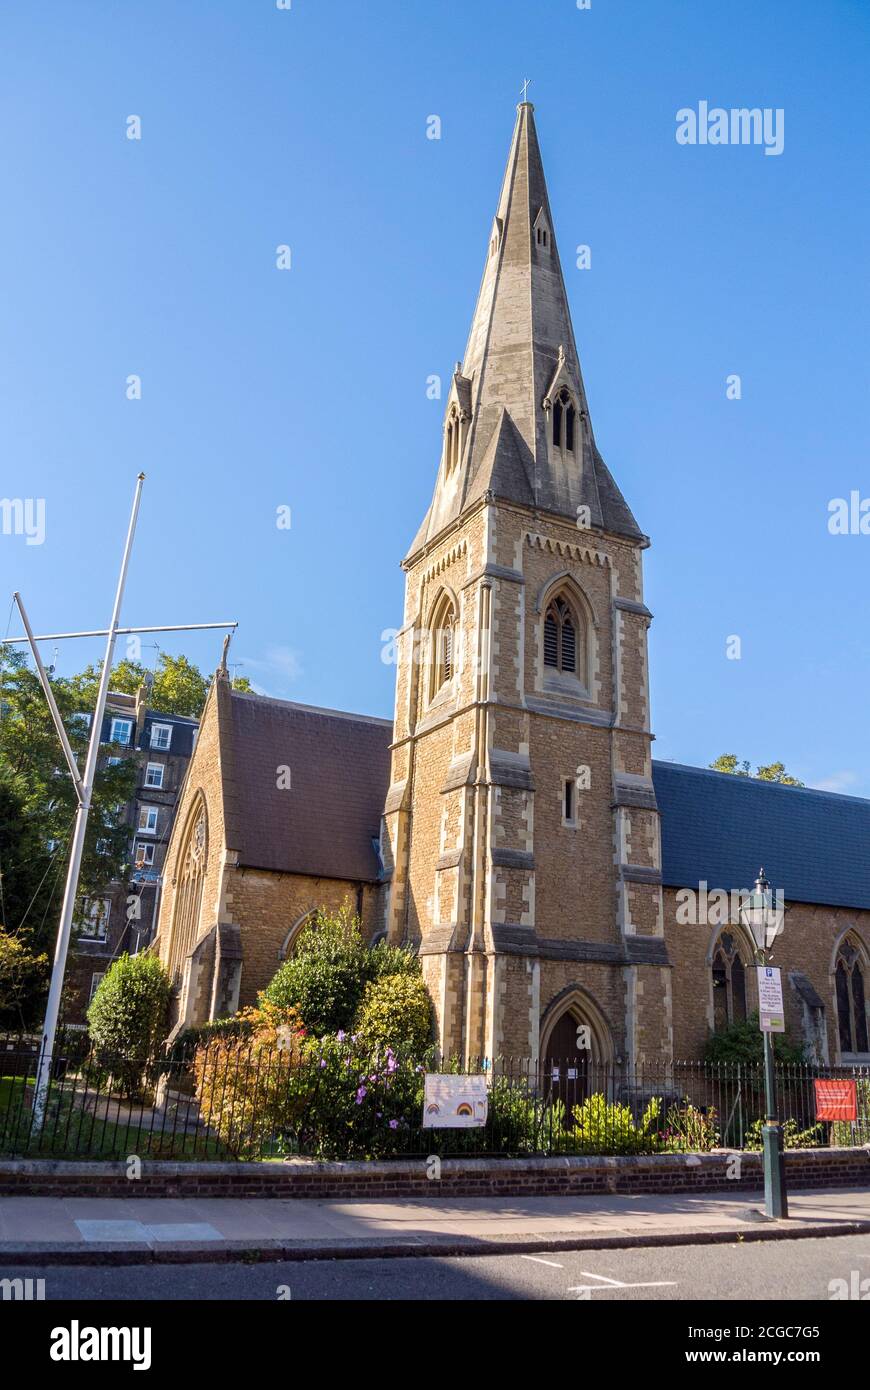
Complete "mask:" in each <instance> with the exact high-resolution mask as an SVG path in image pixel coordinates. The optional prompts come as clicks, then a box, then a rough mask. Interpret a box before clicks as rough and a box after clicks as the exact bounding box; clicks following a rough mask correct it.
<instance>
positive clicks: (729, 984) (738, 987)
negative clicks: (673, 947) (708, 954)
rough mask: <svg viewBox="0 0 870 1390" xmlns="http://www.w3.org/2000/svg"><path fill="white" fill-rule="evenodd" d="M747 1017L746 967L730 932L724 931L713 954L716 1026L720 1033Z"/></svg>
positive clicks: (714, 1025)
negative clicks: (729, 1025) (730, 1024)
mask: <svg viewBox="0 0 870 1390" xmlns="http://www.w3.org/2000/svg"><path fill="white" fill-rule="evenodd" d="M745 1018H746V968H745V966H744V964H743V960H742V958H741V955H740V950H739V947H738V945H737V942H736V941H735V939H734V937H733V936H732V935H731V933H730V932H723V933H722V935H721V936H720V937H719V940H718V942H717V945H716V951H715V953H714V955H713V1027H714V1029H715V1031H716V1032H717V1033H719V1032H721V1030H722V1029H723V1028H727V1027H728V1024H729V1023H740V1022H742V1021H743V1020H744V1019H745Z"/></svg>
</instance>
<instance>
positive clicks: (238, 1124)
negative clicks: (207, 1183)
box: [193, 1003, 308, 1158]
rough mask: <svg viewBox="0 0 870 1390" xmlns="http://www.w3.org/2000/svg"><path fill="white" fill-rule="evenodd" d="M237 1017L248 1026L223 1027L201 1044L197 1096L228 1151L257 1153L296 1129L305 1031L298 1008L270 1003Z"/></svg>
mask: <svg viewBox="0 0 870 1390" xmlns="http://www.w3.org/2000/svg"><path fill="white" fill-rule="evenodd" d="M237 1021H238V1022H239V1023H241V1024H243V1025H244V1029H245V1031H244V1032H241V1033H240V1032H236V1033H229V1032H227V1031H223V1032H219V1033H216V1034H214V1035H213V1036H212V1037H211V1038H209V1039H208V1040H207V1041H204V1042H201V1043H200V1044H199V1045H198V1047H197V1049H196V1051H195V1053H194V1056H193V1072H194V1077H195V1083H196V1097H197V1100H198V1101H199V1107H200V1116H201V1118H202V1120H203V1122H204V1124H206V1125H207V1126H208V1127H209V1129H211V1130H212V1131H213V1132H214V1133H216V1134H217V1135H219V1137H220V1138H221V1139H222V1140H223V1142H224V1144H225V1145H226V1146H227V1148H228V1149H229V1150H230V1152H231V1153H234V1154H236V1155H237V1156H238V1157H251V1158H256V1157H259V1155H260V1154H261V1153H262V1151H263V1149H264V1147H266V1146H267V1145H268V1144H269V1143H270V1141H272V1140H273V1139H275V1137H276V1136H280V1135H282V1134H283V1133H284V1132H285V1131H292V1130H293V1129H294V1126H295V1125H296V1123H297V1120H298V1116H299V1114H300V1113H301V1111H302V1110H303V1108H304V1106H305V1103H306V1100H307V1092H308V1075H307V1073H306V1070H305V1067H304V1066H303V1065H302V1062H303V1053H304V1040H305V1032H304V1030H303V1029H302V1027H301V1024H300V1021H299V1016H298V1014H297V1013H296V1012H295V1010H293V1009H282V1008H280V1007H279V1006H278V1005H275V1004H269V1003H266V1004H264V1005H263V1007H261V1008H259V1009H245V1010H243V1011H242V1013H241V1014H240V1015H239V1016H238V1020H237Z"/></svg>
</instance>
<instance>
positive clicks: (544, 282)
mask: <svg viewBox="0 0 870 1390" xmlns="http://www.w3.org/2000/svg"><path fill="white" fill-rule="evenodd" d="M486 492H491V493H492V494H493V495H495V496H497V497H501V498H503V499H504V500H506V501H511V502H516V503H520V504H522V505H525V506H530V507H534V508H540V509H541V510H542V511H548V512H555V513H556V514H558V515H562V516H570V517H571V518H572V519H576V518H577V517H578V515H580V514H581V513H579V512H578V508H588V512H583V513H582V515H583V517H584V520H585V519H586V518H587V517H588V521H589V524H590V525H591V526H593V527H599V528H601V529H603V530H605V531H612V532H615V533H617V534H622V535H629V536H631V537H632V539H634V540H638V539H642V533H641V532H640V530H639V528H638V526H637V523H636V522H635V520H634V517H633V516H632V514H631V512H630V511H629V508H628V506H627V504H626V502H625V500H624V499H623V497H622V494H621V493H620V491H619V489H618V488H617V486H616V484H615V482H614V481H613V478H612V477H611V475H610V473H609V471H608V469H607V468H606V466H605V464H604V461H603V459H602V458H601V455H600V454H599V452H598V449H597V447H596V444H595V439H594V436H593V433H592V426H591V423H590V420H589V410H588V406H587V401H586V392H585V388H584V385H583V378H582V374H581V371H580V361H579V357H578V354H577V348H576V344H575V342H574V330H573V327H572V324H571V313H570V310H569V308H568V296H567V293H566V290H565V281H564V278H563V276H562V267H561V264H560V261H559V252H558V249H557V245H556V238H555V233H554V228H553V217H552V213H551V211H550V202H549V198H548V195H547V185H546V180H545V178H544V168H543V163H542V160H541V151H540V147H539V145H538V136H537V131H536V129H535V118H534V107H533V105H532V103H531V102H528V101H523V102H521V103H520V105H519V106H518V107H517V119H516V124H515V126H514V133H513V139H512V141H511V147H510V153H509V155H508V161H507V167H506V169H505V175H504V180H503V183H502V188H501V196H500V198H499V202H498V209H497V212H496V215H495V219H494V221H493V224H492V231H491V234H490V241H489V246H488V250H487V259H486V264H485V266H484V272H483V278H482V280H481V285H480V291H479V293H478V298H477V305H476V308H475V311H474V318H473V319H472V324H471V331H470V333H469V337H468V343H467V346H466V349H465V357H464V359H463V361H462V363H461V365H460V364H457V369H456V371H455V372H454V375H453V378H452V382H451V387H450V391H449V394H448V399H447V409H446V415H445V449H444V456H443V457H442V462H441V467H440V469H439V473H438V480H437V483H436V486H435V494H434V496H433V499H432V505H431V507H430V508H429V512H428V513H427V515H426V518H425V520H424V523H423V525H422V527H421V528H420V531H419V533H418V535H417V537H416V539H415V541H414V544H413V546H412V548H411V553H414V552H415V551H416V550H418V549H419V548H420V546H421V545H423V544H425V543H426V542H427V541H429V540H432V539H434V537H435V536H436V535H437V534H438V533H439V532H440V531H442V530H443V529H444V527H445V526H447V525H449V524H450V522H452V521H454V520H455V519H456V518H457V517H458V516H460V515H461V514H462V512H463V511H465V510H466V508H468V507H469V506H471V505H472V504H473V503H474V502H476V501H478V500H479V499H480V497H482V496H483V495H484V494H485V493H486Z"/></svg>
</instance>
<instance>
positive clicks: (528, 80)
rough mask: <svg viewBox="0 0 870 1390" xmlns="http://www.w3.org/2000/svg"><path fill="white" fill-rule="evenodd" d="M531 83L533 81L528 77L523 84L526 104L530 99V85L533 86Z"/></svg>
mask: <svg viewBox="0 0 870 1390" xmlns="http://www.w3.org/2000/svg"><path fill="white" fill-rule="evenodd" d="M531 81H532V79H531V78H530V77H527V78H526V79H525V81H524V82H523V102H524V103H525V102H527V101H528V99H529V87H530V85H531Z"/></svg>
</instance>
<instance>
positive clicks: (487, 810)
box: [384, 102, 672, 1064]
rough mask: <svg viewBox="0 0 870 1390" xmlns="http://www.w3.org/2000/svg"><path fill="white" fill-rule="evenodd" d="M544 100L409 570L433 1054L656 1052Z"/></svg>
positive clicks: (398, 870) (634, 703) (621, 597)
mask: <svg viewBox="0 0 870 1390" xmlns="http://www.w3.org/2000/svg"><path fill="white" fill-rule="evenodd" d="M533 112H534V108H533V106H532V105H531V103H530V102H523V103H521V105H520V106H519V107H518V108H517V119H516V125H515V127H514V133H513V139H512V142H511V148H510V153H509V155H508V162H507V168H506V170H505V175H504V180H503V183H502V188H501V194H500V197H499V201H498V207H497V211H496V215H495V218H494V220H493V223H492V227H491V230H490V235H489V241H488V245H487V252H486V261H485V265H484V271H483V278H482V281H481V286H480V291H479V294H478V299H477V306H476V308H475V312H474V317H473V320H472V324H471V331H470V334H469V338H468V343H467V346H466V350H465V355H464V358H463V360H462V362H461V363H457V364H456V368H455V370H454V372H453V376H452V378H451V382H450V389H449V392H448V395H447V401H446V406H445V412H444V428H443V437H442V446H441V458H440V462H439V466H438V474H437V478H436V482H435V490H434V494H433V498H432V502H431V505H430V507H429V510H428V512H427V513H426V516H425V518H424V519H423V523H422V525H421V527H420V529H419V531H418V533H417V536H416V537H415V539H414V541H413V544H412V545H411V548H410V550H409V551H408V554H407V556H406V557H405V560H404V562H403V567H404V570H405V574H406V591H405V609H404V618H403V626H402V628H401V631H400V633H399V636H398V638H397V647H398V670H397V681H396V711H395V729H394V742H393V752H392V775H391V785H390V789H389V792H388V796H387V801H386V806H385V821H384V824H385V833H384V860H385V865H386V871H387V876H388V879H389V883H388V889H387V899H386V927H387V934H388V937H389V939H390V940H391V941H394V942H402V941H407V942H413V943H415V944H416V945H417V947H418V948H419V951H420V955H421V959H422V963H423V969H424V974H425V977H426V980H427V983H428V985H429V988H430V991H431V993H432V997H433V999H434V1000H435V1006H436V1014H437V1020H438V1030H439V1036H440V1042H441V1047H442V1051H443V1052H444V1053H445V1054H448V1055H449V1054H457V1055H459V1056H461V1057H463V1058H465V1059H472V1058H475V1057H477V1056H488V1057H497V1056H505V1055H512V1056H514V1057H523V1058H529V1057H531V1058H537V1057H538V1056H539V1055H540V1054H541V1053H542V1051H543V1053H544V1054H546V1052H547V1048H548V1047H549V1046H550V1045H551V1039H553V1038H556V1037H557V1036H558V1037H559V1038H564V1036H565V1032H566V1028H567V1029H568V1031H569V1032H570V1031H571V1029H572V1027H573V1026H574V1025H575V1024H576V1026H577V1027H580V1026H582V1025H585V1031H584V1034H583V1037H584V1038H585V1039H586V1040H587V1041H588V1051H589V1053H590V1054H591V1057H592V1059H593V1060H597V1061H600V1062H608V1061H614V1060H616V1059H617V1058H619V1059H622V1060H624V1061H625V1062H627V1063H629V1064H631V1063H636V1062H639V1061H641V1060H643V1059H648V1060H651V1059H652V1058H653V1057H655V1058H656V1060H657V1061H661V1060H662V1059H663V1058H667V1057H668V1056H669V1055H670V1052H671V1048H672V1043H671V1021H670V1008H671V1005H670V999H671V994H670V970H669V965H668V960H667V955H666V951H665V943H664V938H663V928H662V910H661V872H660V855H659V824H658V812H657V808H656V801H655V793H654V790H653V783H652V766H651V742H652V734H651V731H650V710H649V690H648V678H647V630H648V627H649V622H650V618H651V614H650V613H649V611H648V609H647V608H646V606H645V604H644V601H643V582H642V557H643V551H644V549H645V548H646V547H647V546H648V544H649V542H648V540H647V538H646V536H645V535H644V534H643V533H642V532H641V530H640V529H639V527H638V525H637V523H636V521H635V519H634V517H633V516H632V513H631V511H630V510H629V508H628V506H627V504H626V502H625V500H624V498H623V496H622V494H621V492H620V490H619V488H618V487H617V485H616V483H615V481H614V479H613V477H612V476H611V474H610V472H609V471H608V469H607V467H606V465H605V463H604V460H603V459H602V457H601V454H600V453H599V450H598V446H597V444H596V441H595V436H594V434H593V430H592V424H591V421H590V418H589V407H588V403H587V399H586V391H585V387H584V384H583V377H582V373H581V370H580V361H579V357H578V353H577V347H576V344H575V341H574V332H573V328H572V324H571V315H570V311H569V308H568V299H567V294H566V291H565V283H564V279H563V276H562V269H561V264H560V261H559V253H558V249H557V245H556V237H555V231H554V222H553V216H552V213H551V210H550V204H549V198H548V196H547V188H546V183H545V180H544V172H543V165H542V162H541V154H540V149H539V146H538V138H537V133H536V130H535V121H534V114H533Z"/></svg>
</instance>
